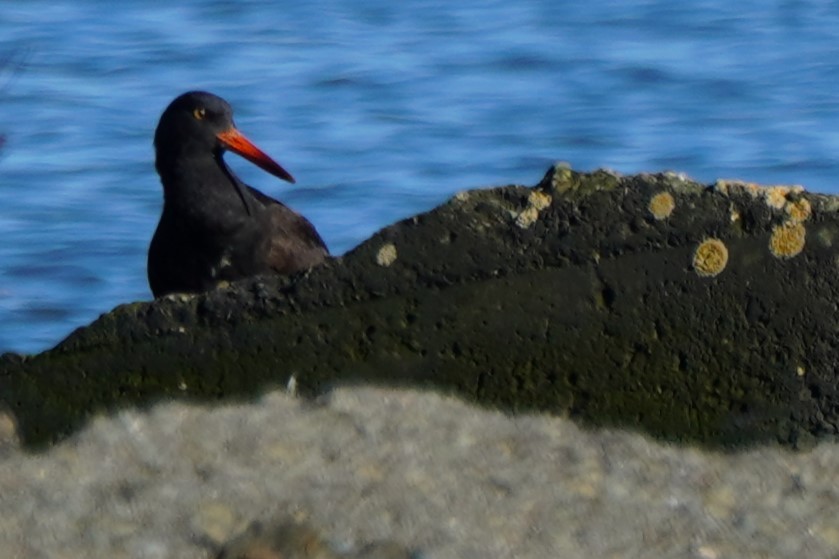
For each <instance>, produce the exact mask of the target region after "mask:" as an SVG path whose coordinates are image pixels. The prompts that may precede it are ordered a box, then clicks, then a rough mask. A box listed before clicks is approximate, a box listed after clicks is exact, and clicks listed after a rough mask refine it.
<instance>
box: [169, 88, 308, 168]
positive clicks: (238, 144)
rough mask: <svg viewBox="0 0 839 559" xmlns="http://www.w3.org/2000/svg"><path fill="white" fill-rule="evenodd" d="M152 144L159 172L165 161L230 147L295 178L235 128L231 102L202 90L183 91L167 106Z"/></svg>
mask: <svg viewBox="0 0 839 559" xmlns="http://www.w3.org/2000/svg"><path fill="white" fill-rule="evenodd" d="M154 146H155V151H156V156H157V157H156V160H157V168H158V172H160V173H161V176H162V175H163V172H162V171H163V169H162V168H161V166H162V165H164V164H165V163H163V162H164V161H171V160H172V159H175V160H177V159H179V158H189V157H206V156H220V155H221V153H222V152H223V151H224V150H230V151H232V152H234V153H237V154H239V155H241V156H242V157H244V158H245V159H247V160H248V161H250V162H251V163H254V164H255V165H257V166H259V167H260V168H262V169H263V170H265V171H267V172H269V173H271V174H272V175H274V176H277V177H279V178H281V179H283V180H287V181H289V182H294V177H292V176H291V174H289V173H288V171H286V170H285V169H283V168H282V166H280V164H279V163H277V162H276V161H274V160H273V159H271V158H270V157H269V156H268V155H266V154H265V153H264V152H263V151H262V150H261V149H259V148H258V147H256V146H255V145H254V144H253V143H252V142H251V141H250V140H248V139H247V138H246V137H245V136H244V135H243V134H242V133H241V132H239V130H237V129H236V126H235V124H234V123H233V109H232V108H231V107H230V104H229V103H228V102H227V101H225V100H224V99H222V98H221V97H219V96H217V95H213V94H212V93H207V92H205V91H190V92H187V93H184V94H183V95H180V96H179V97H177V98H175V100H174V101H172V102H171V103H170V104H169V106H168V107H166V110H165V111H163V114H162V115H161V116H160V122H159V123H158V124H157V130H155V133H154Z"/></svg>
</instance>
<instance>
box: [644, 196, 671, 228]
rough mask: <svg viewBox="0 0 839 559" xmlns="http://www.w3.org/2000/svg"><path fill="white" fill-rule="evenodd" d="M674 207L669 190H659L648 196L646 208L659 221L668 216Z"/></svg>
mask: <svg viewBox="0 0 839 559" xmlns="http://www.w3.org/2000/svg"><path fill="white" fill-rule="evenodd" d="M675 207H676V200H675V199H674V198H673V195H672V194H670V193H669V192H659V193H658V194H656V195H655V196H653V197H652V198H650V203H649V204H648V205H647V209H648V210H650V213H651V214H653V217H654V218H656V219H657V220H659V221H660V220H662V219H667V218H668V217H670V214H671V213H673V209H674V208H675Z"/></svg>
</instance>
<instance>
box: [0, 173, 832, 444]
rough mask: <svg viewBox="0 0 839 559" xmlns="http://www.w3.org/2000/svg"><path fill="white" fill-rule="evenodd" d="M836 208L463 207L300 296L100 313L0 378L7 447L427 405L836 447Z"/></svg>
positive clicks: (632, 195)
mask: <svg viewBox="0 0 839 559" xmlns="http://www.w3.org/2000/svg"><path fill="white" fill-rule="evenodd" d="M837 209H839V201H838V200H837V199H836V198H834V197H830V196H820V195H811V194H806V193H803V192H802V191H801V189H800V188H796V187H770V188H761V187H757V186H755V185H751V184H745V183H736V182H723V181H719V182H718V183H717V184H715V185H714V186H712V187H706V186H703V185H700V184H697V183H694V182H691V181H690V180H688V179H685V178H684V177H682V176H679V175H674V174H662V175H638V176H629V177H619V176H617V175H615V174H613V173H610V172H605V171H598V172H595V173H592V174H580V173H575V172H573V171H571V170H570V169H568V168H565V167H561V166H558V167H556V168H553V169H551V170H550V171H549V172H548V173H547V175H546V176H545V178H544V179H543V180H542V181H541V182H540V183H539V184H538V185H537V186H536V187H534V188H525V187H521V186H509V187H505V188H497V189H491V190H482V191H471V192H464V193H462V194H459V195H457V196H455V197H454V198H453V199H452V200H451V201H449V202H448V203H446V204H444V205H442V206H441V207H439V208H437V209H435V210H433V211H431V212H429V213H426V214H422V215H418V216H416V217H414V218H412V219H408V220H405V221H403V222H400V223H397V224H395V225H393V226H391V227H388V228H386V229H384V230H382V231H381V232H379V233H377V234H376V235H374V236H373V237H372V238H371V239H370V240H368V241H366V242H365V243H363V244H362V245H360V246H359V247H358V248H356V249H355V250H353V251H351V252H350V253H348V254H347V255H345V256H344V257H342V258H338V259H335V260H333V261H331V262H329V263H327V264H325V265H323V266H321V267H318V268H316V269H314V270H312V271H310V272H309V273H307V274H305V275H304V276H302V277H297V278H291V279H288V278H286V279H283V278H258V279H253V280H248V281H244V282H241V283H238V284H236V285H233V286H231V287H229V288H223V289H217V290H215V291H213V292H210V293H208V294H205V295H200V296H193V297H178V296H174V297H170V298H167V299H163V300H159V301H156V302H153V303H136V304H131V305H126V306H123V307H119V308H117V309H115V310H114V311H113V312H111V313H109V314H107V315H104V316H102V317H101V318H100V319H99V320H97V321H96V322H94V323H93V324H92V325H91V326H90V327H87V328H83V329H80V330H78V331H76V332H74V333H73V334H72V335H71V336H70V337H69V338H68V339H67V340H65V341H64V342H63V343H62V344H60V345H59V346H58V347H57V348H55V349H54V350H51V351H48V352H45V353H43V354H40V355H37V356H34V357H26V358H23V357H20V356H15V355H5V356H3V357H2V359H0V399H2V403H4V404H5V406H6V407H8V409H10V410H11V412H12V413H13V414H14V415H15V416H16V418H17V420H18V422H19V428H20V434H21V436H22V437H23V440H24V442H25V443H27V444H35V445H37V444H40V443H45V442H49V441H53V440H56V439H58V438H60V437H62V436H64V435H66V434H68V433H70V432H71V431H72V430H73V429H75V428H76V427H78V426H79V425H80V424H82V423H83V422H84V421H85V420H86V419H87V418H88V417H89V416H90V415H91V414H92V413H93V412H95V411H97V410H103V409H112V408H115V407H119V406H124V405H126V404H146V403H151V402H154V401H156V400H158V399H161V398H172V397H183V398H200V399H202V400H206V399H210V400H213V399H218V398H231V397H232V398H237V397H249V396H251V395H253V394H255V393H259V392H261V391H264V390H265V389H268V388H271V387H276V386H285V385H286V384H287V383H289V381H290V380H291V381H293V383H294V384H295V385H296V386H297V388H298V389H299V390H300V391H301V392H302V393H305V394H313V393H318V392H321V391H323V390H325V389H327V388H330V387H332V386H334V385H336V384H344V383H348V382H355V381H365V382H379V383H388V384H396V385H404V384H408V385H413V386H434V387H437V388H440V389H443V390H444V391H451V392H455V393H457V394H459V395H461V396H463V397H466V398H468V399H470V400H473V401H477V402H479V403H481V404H484V405H487V406H491V407H500V408H503V409H505V410H512V411H521V410H544V411H548V412H552V413H556V414H569V415H571V416H573V417H576V418H580V419H582V420H584V421H586V422H587V423H589V424H594V425H622V426H628V427H630V428H636V429H641V430H644V431H647V432H649V433H652V434H654V435H656V436H659V437H663V438H666V439H674V440H683V441H698V442H701V443H707V444H711V445H726V446H732V445H739V444H744V443H749V442H755V441H766V440H777V441H780V442H782V443H785V444H792V445H799V446H800V445H802V444H805V443H806V444H809V441H811V440H812V439H813V437H821V436H831V437H832V436H834V435H835V434H836V432H837V421H838V420H839V417H837V410H839V400H837V383H836V374H835V368H836V367H835V355H837V349H839V343H837V342H839V340H837V322H836V319H835V312H836V301H837V289H839V280H837V274H836V271H837V270H836V268H837V255H839V252H837V248H836V247H835V246H834V245H835V244H836V243H837V242H839V219H837Z"/></svg>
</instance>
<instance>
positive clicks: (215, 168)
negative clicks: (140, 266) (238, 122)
mask: <svg viewBox="0 0 839 559" xmlns="http://www.w3.org/2000/svg"><path fill="white" fill-rule="evenodd" d="M154 147H155V167H156V168H157V172H158V174H159V175H160V181H161V183H163V213H162V215H161V216H160V223H159V224H158V226H157V230H156V231H155V233H154V237H153V238H152V241H151V246H150V247H149V258H148V276H149V285H150V286H151V290H152V293H153V294H154V296H155V297H160V296H162V295H166V294H168V293H176V292H198V291H206V290H208V289H212V288H213V287H215V286H216V285H217V284H218V283H219V282H221V281H230V280H235V279H239V278H243V277H247V276H253V275H257V274H264V273H276V274H292V273H295V272H298V271H301V270H305V269H307V268H311V267H312V266H314V265H316V264H319V263H320V262H322V261H323V260H324V259H325V258H326V257H327V256H328V254H329V253H328V251H327V248H326V245H325V244H324V242H323V240H322V239H321V237H320V235H319V234H318V232H317V231H316V230H315V228H314V226H312V224H311V223H309V221H308V220H307V219H306V218H304V217H303V216H301V215H300V214H298V213H296V212H294V211H293V210H291V209H289V208H287V207H286V206H284V205H283V204H282V203H280V202H278V201H277V200H274V199H273V198H271V197H270V196H267V195H265V194H263V193H262V192H260V191H258V190H256V189H255V188H251V187H250V186H248V185H246V184H244V183H243V182H242V181H241V180H239V178H238V177H237V176H236V175H235V174H233V171H231V170H230V168H229V167H228V166H227V165H226V164H225V162H224V159H223V158H222V154H223V153H224V151H225V150H227V149H229V150H231V151H233V152H235V153H238V154H239V155H241V156H242V157H244V158H246V159H248V160H249V161H251V162H252V163H254V164H256V165H258V166H260V167H261V168H262V169H264V170H265V171H267V172H269V173H271V174H273V175H275V176H277V177H279V178H281V179H284V180H287V181H289V182H294V178H292V176H291V175H290V174H289V173H288V172H286V170H285V169H283V168H282V167H281V166H280V165H279V164H278V163H276V162H275V161H274V160H272V159H271V158H270V157H268V156H267V155H265V154H264V153H263V152H262V151H260V150H259V149H258V148H257V147H256V146H254V145H253V144H252V143H251V142H250V141H249V140H248V139H247V138H245V137H244V136H243V135H242V134H241V133H240V132H239V131H238V130H236V127H235V126H234V124H233V110H232V109H231V108H230V105H229V104H228V103H227V102H226V101H225V100H224V99H222V98H221V97H218V96H216V95H213V94H211V93H206V92H202V91H191V92H189V93H185V94H183V95H181V96H180V97H178V98H177V99H175V100H174V101H172V103H171V104H170V105H169V106H168V107H167V108H166V110H165V111H164V112H163V115H162V116H161V117H160V122H159V123H158V125H157V130H156V131H155V134H154Z"/></svg>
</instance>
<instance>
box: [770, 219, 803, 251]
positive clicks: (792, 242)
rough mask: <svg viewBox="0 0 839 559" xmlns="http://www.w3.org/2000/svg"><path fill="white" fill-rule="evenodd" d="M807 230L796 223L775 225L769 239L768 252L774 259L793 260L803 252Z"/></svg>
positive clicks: (799, 223) (789, 222)
mask: <svg viewBox="0 0 839 559" xmlns="http://www.w3.org/2000/svg"><path fill="white" fill-rule="evenodd" d="M806 236H807V230H806V229H805V228H804V224H803V223H801V222H798V221H787V222H785V223H782V224H781V225H776V226H775V227H774V228H773V229H772V236H771V237H770V238H769V251H770V252H771V253H772V254H773V256H775V257H776V258H793V257H794V256H797V255H798V254H799V253H801V251H802V250H804V241H805V237H806Z"/></svg>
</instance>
